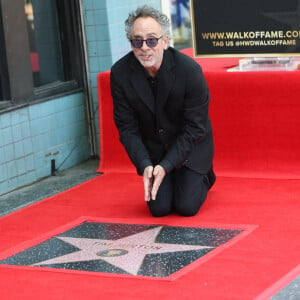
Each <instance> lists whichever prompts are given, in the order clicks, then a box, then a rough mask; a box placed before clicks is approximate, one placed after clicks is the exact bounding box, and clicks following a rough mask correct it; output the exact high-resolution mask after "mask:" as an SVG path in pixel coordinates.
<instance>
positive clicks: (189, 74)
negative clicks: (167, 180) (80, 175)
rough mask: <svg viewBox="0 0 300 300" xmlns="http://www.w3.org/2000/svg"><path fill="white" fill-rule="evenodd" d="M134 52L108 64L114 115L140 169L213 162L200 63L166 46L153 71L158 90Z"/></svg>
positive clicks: (204, 167) (202, 166)
mask: <svg viewBox="0 0 300 300" xmlns="http://www.w3.org/2000/svg"><path fill="white" fill-rule="evenodd" d="M147 76H148V75H147V74H146V71H145V69H144V67H143V66H142V65H141V64H140V63H139V61H138V60H137V59H136V58H135V56H134V54H133V52H130V53H128V54H127V55H126V56H124V57H123V58H121V59H120V60H119V61H118V62H116V63H115V64H114V65H113V67H112V69H111V93H112V97H113V102H114V120H115V123H116V126H117V128H118V130H119V134H120V141H121V143H122V144H123V145H124V146H125V149H126V151H127V153H128V155H129V157H130V159H131V161H132V162H133V164H134V165H135V167H136V168H137V172H138V174H142V173H143V171H144V168H145V167H146V166H149V165H157V164H160V165H161V166H162V167H164V169H165V170H166V171H167V172H170V171H172V170H173V169H175V168H180V167H181V166H183V165H184V166H187V167H189V168H190V169H192V170H195V171H196V172H199V173H202V174H205V173H207V171H208V170H209V169H210V168H211V166H212V159H213V137H212V128H211V122H210V120H209V117H208V104H209V91H208V88H207V84H206V81H205V79H204V77H203V74H202V70H201V68H200V66H199V64H198V63H196V62H195V61H194V60H193V59H191V58H190V57H188V56H186V55H184V54H182V53H181V52H179V51H177V50H175V49H173V48H168V49H167V50H165V51H164V57H163V62H162V65H161V67H160V69H159V72H158V75H157V96H156V99H155V97H154V94H153V92H152V89H151V86H150V84H149V80H148V79H147Z"/></svg>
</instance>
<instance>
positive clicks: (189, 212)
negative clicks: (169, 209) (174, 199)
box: [175, 203, 201, 217]
mask: <svg viewBox="0 0 300 300" xmlns="http://www.w3.org/2000/svg"><path fill="white" fill-rule="evenodd" d="M200 206H201V205H187V204H186V203H185V204H182V205H180V204H179V205H176V208H175V209H176V212H177V213H178V214H179V215H181V216H184V217H192V216H195V215H196V214H197V213H198V211H199V209H200Z"/></svg>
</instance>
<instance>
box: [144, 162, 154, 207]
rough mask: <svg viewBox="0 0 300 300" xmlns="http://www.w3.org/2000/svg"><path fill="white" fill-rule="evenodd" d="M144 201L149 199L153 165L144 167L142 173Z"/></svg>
mask: <svg viewBox="0 0 300 300" xmlns="http://www.w3.org/2000/svg"><path fill="white" fill-rule="evenodd" d="M143 182H144V194H145V201H150V200H151V190H152V184H153V167H152V166H149V167H146V168H145V170H144V173H143Z"/></svg>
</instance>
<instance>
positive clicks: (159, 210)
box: [148, 200, 173, 217]
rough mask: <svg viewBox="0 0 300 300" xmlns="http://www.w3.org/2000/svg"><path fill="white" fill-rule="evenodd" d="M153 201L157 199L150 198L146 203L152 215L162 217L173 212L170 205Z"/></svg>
mask: <svg viewBox="0 0 300 300" xmlns="http://www.w3.org/2000/svg"><path fill="white" fill-rule="evenodd" d="M154 201H157V200H150V201H149V203H148V207H149V210H150V213H151V215H152V216H153V217H164V216H167V215H169V214H171V213H172V212H173V209H172V207H169V206H166V205H165V206H162V205H158V203H153V202H154Z"/></svg>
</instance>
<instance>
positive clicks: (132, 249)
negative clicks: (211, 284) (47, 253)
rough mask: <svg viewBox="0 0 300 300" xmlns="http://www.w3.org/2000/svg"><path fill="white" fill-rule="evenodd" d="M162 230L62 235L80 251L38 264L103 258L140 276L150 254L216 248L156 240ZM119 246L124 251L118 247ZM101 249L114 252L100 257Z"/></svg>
mask: <svg viewBox="0 0 300 300" xmlns="http://www.w3.org/2000/svg"><path fill="white" fill-rule="evenodd" d="M161 229H162V227H161V226H160V227H157V228H154V229H149V230H147V231H144V232H141V233H137V234H133V235H131V236H128V237H125V238H121V239H118V240H114V241H112V240H100V239H86V238H70V237H59V239H61V240H63V241H65V242H67V243H69V244H72V245H73V246H76V247H78V249H80V250H79V251H77V252H74V253H71V254H67V255H63V256H60V257H55V258H53V259H49V260H46V261H42V262H39V263H36V264H35V265H51V264H57V263H59V264H60V263H68V262H74V261H76V262H78V261H89V260H95V259H102V260H105V261H106V262H108V263H110V264H112V265H114V266H117V267H119V268H121V269H123V270H125V271H126V272H128V273H130V274H132V275H137V274H138V271H139V269H140V267H141V265H142V263H143V261H144V259H145V256H146V255H147V254H156V253H170V252H179V251H191V250H200V249H211V248H213V247H208V246H191V245H178V244H165V243H156V242H155V239H156V237H157V235H158V234H159V232H160V231H161ZM119 248H120V249H121V250H119ZM99 251H106V253H108V254H109V253H110V252H109V251H111V255H106V256H103V255H102V256H99V255H98V253H99ZM122 251H124V252H123V255H114V254H116V253H118V254H121V253H122Z"/></svg>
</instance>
